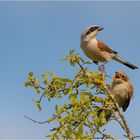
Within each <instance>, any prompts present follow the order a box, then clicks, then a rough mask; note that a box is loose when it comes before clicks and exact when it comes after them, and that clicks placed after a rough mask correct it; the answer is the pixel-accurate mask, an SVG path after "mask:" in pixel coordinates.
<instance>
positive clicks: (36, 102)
mask: <svg viewBox="0 0 140 140" xmlns="http://www.w3.org/2000/svg"><path fill="white" fill-rule="evenodd" d="M32 100H33V102H34V103H35V105H36V106H37V107H38V109H39V110H40V111H41V110H42V108H41V106H40V104H39V101H36V100H35V99H32Z"/></svg>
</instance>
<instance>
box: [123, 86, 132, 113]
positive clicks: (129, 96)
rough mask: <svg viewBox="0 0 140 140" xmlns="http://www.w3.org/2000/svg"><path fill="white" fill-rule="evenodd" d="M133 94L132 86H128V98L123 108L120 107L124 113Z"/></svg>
mask: <svg viewBox="0 0 140 140" xmlns="http://www.w3.org/2000/svg"><path fill="white" fill-rule="evenodd" d="M133 93H134V90H133V87H132V85H131V84H130V85H129V86H128V97H127V99H126V101H125V104H124V106H123V107H122V108H123V111H124V112H125V111H126V109H127V107H128V106H129V103H130V100H131V98H132V97H133Z"/></svg>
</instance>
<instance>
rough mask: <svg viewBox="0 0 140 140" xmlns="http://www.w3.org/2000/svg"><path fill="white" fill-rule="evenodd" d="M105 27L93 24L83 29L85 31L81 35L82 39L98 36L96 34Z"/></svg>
mask: <svg viewBox="0 0 140 140" xmlns="http://www.w3.org/2000/svg"><path fill="white" fill-rule="evenodd" d="M103 29H104V28H101V27H99V26H96V25H91V26H89V27H87V28H86V29H85V30H84V31H83V33H82V35H81V40H87V41H88V40H89V39H91V38H94V37H96V35H97V34H98V33H99V32H100V31H101V30H103Z"/></svg>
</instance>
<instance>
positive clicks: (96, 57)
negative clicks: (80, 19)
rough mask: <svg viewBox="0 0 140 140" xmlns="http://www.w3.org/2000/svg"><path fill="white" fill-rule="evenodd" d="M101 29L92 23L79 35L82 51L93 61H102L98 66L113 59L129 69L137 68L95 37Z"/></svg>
mask: <svg viewBox="0 0 140 140" xmlns="http://www.w3.org/2000/svg"><path fill="white" fill-rule="evenodd" d="M103 29H104V28H101V27H98V26H96V25H92V26H90V27H88V28H86V29H85V30H84V32H83V33H82V35H81V45H80V47H81V48H82V50H83V51H84V53H85V55H86V56H87V57H89V58H90V59H91V60H92V61H93V62H94V63H97V64H98V62H103V64H102V65H101V66H99V68H101V67H102V66H104V64H105V63H107V62H109V61H111V60H112V59H113V60H116V61H118V62H120V63H122V64H123V65H125V66H127V67H129V68H131V69H137V68H138V67H136V66H135V65H133V64H131V63H129V62H127V61H125V60H124V59H122V58H120V57H119V56H118V55H117V52H116V51H114V50H111V49H110V48H109V47H108V46H107V45H106V44H104V43H103V42H101V41H99V40H97V39H96V35H97V34H98V33H99V32H100V31H101V30H103Z"/></svg>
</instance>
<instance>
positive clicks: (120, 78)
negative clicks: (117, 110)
mask: <svg viewBox="0 0 140 140" xmlns="http://www.w3.org/2000/svg"><path fill="white" fill-rule="evenodd" d="M110 93H111V94H113V96H114V98H115V100H116V101H117V103H118V105H119V106H120V107H121V108H122V109H123V111H126V109H127V107H128V106H129V103H130V100H131V99H132V97H133V95H134V91H133V86H132V84H131V82H130V79H129V77H128V75H127V74H126V73H125V72H116V73H115V75H114V76H113V78H112V82H111V85H110Z"/></svg>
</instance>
